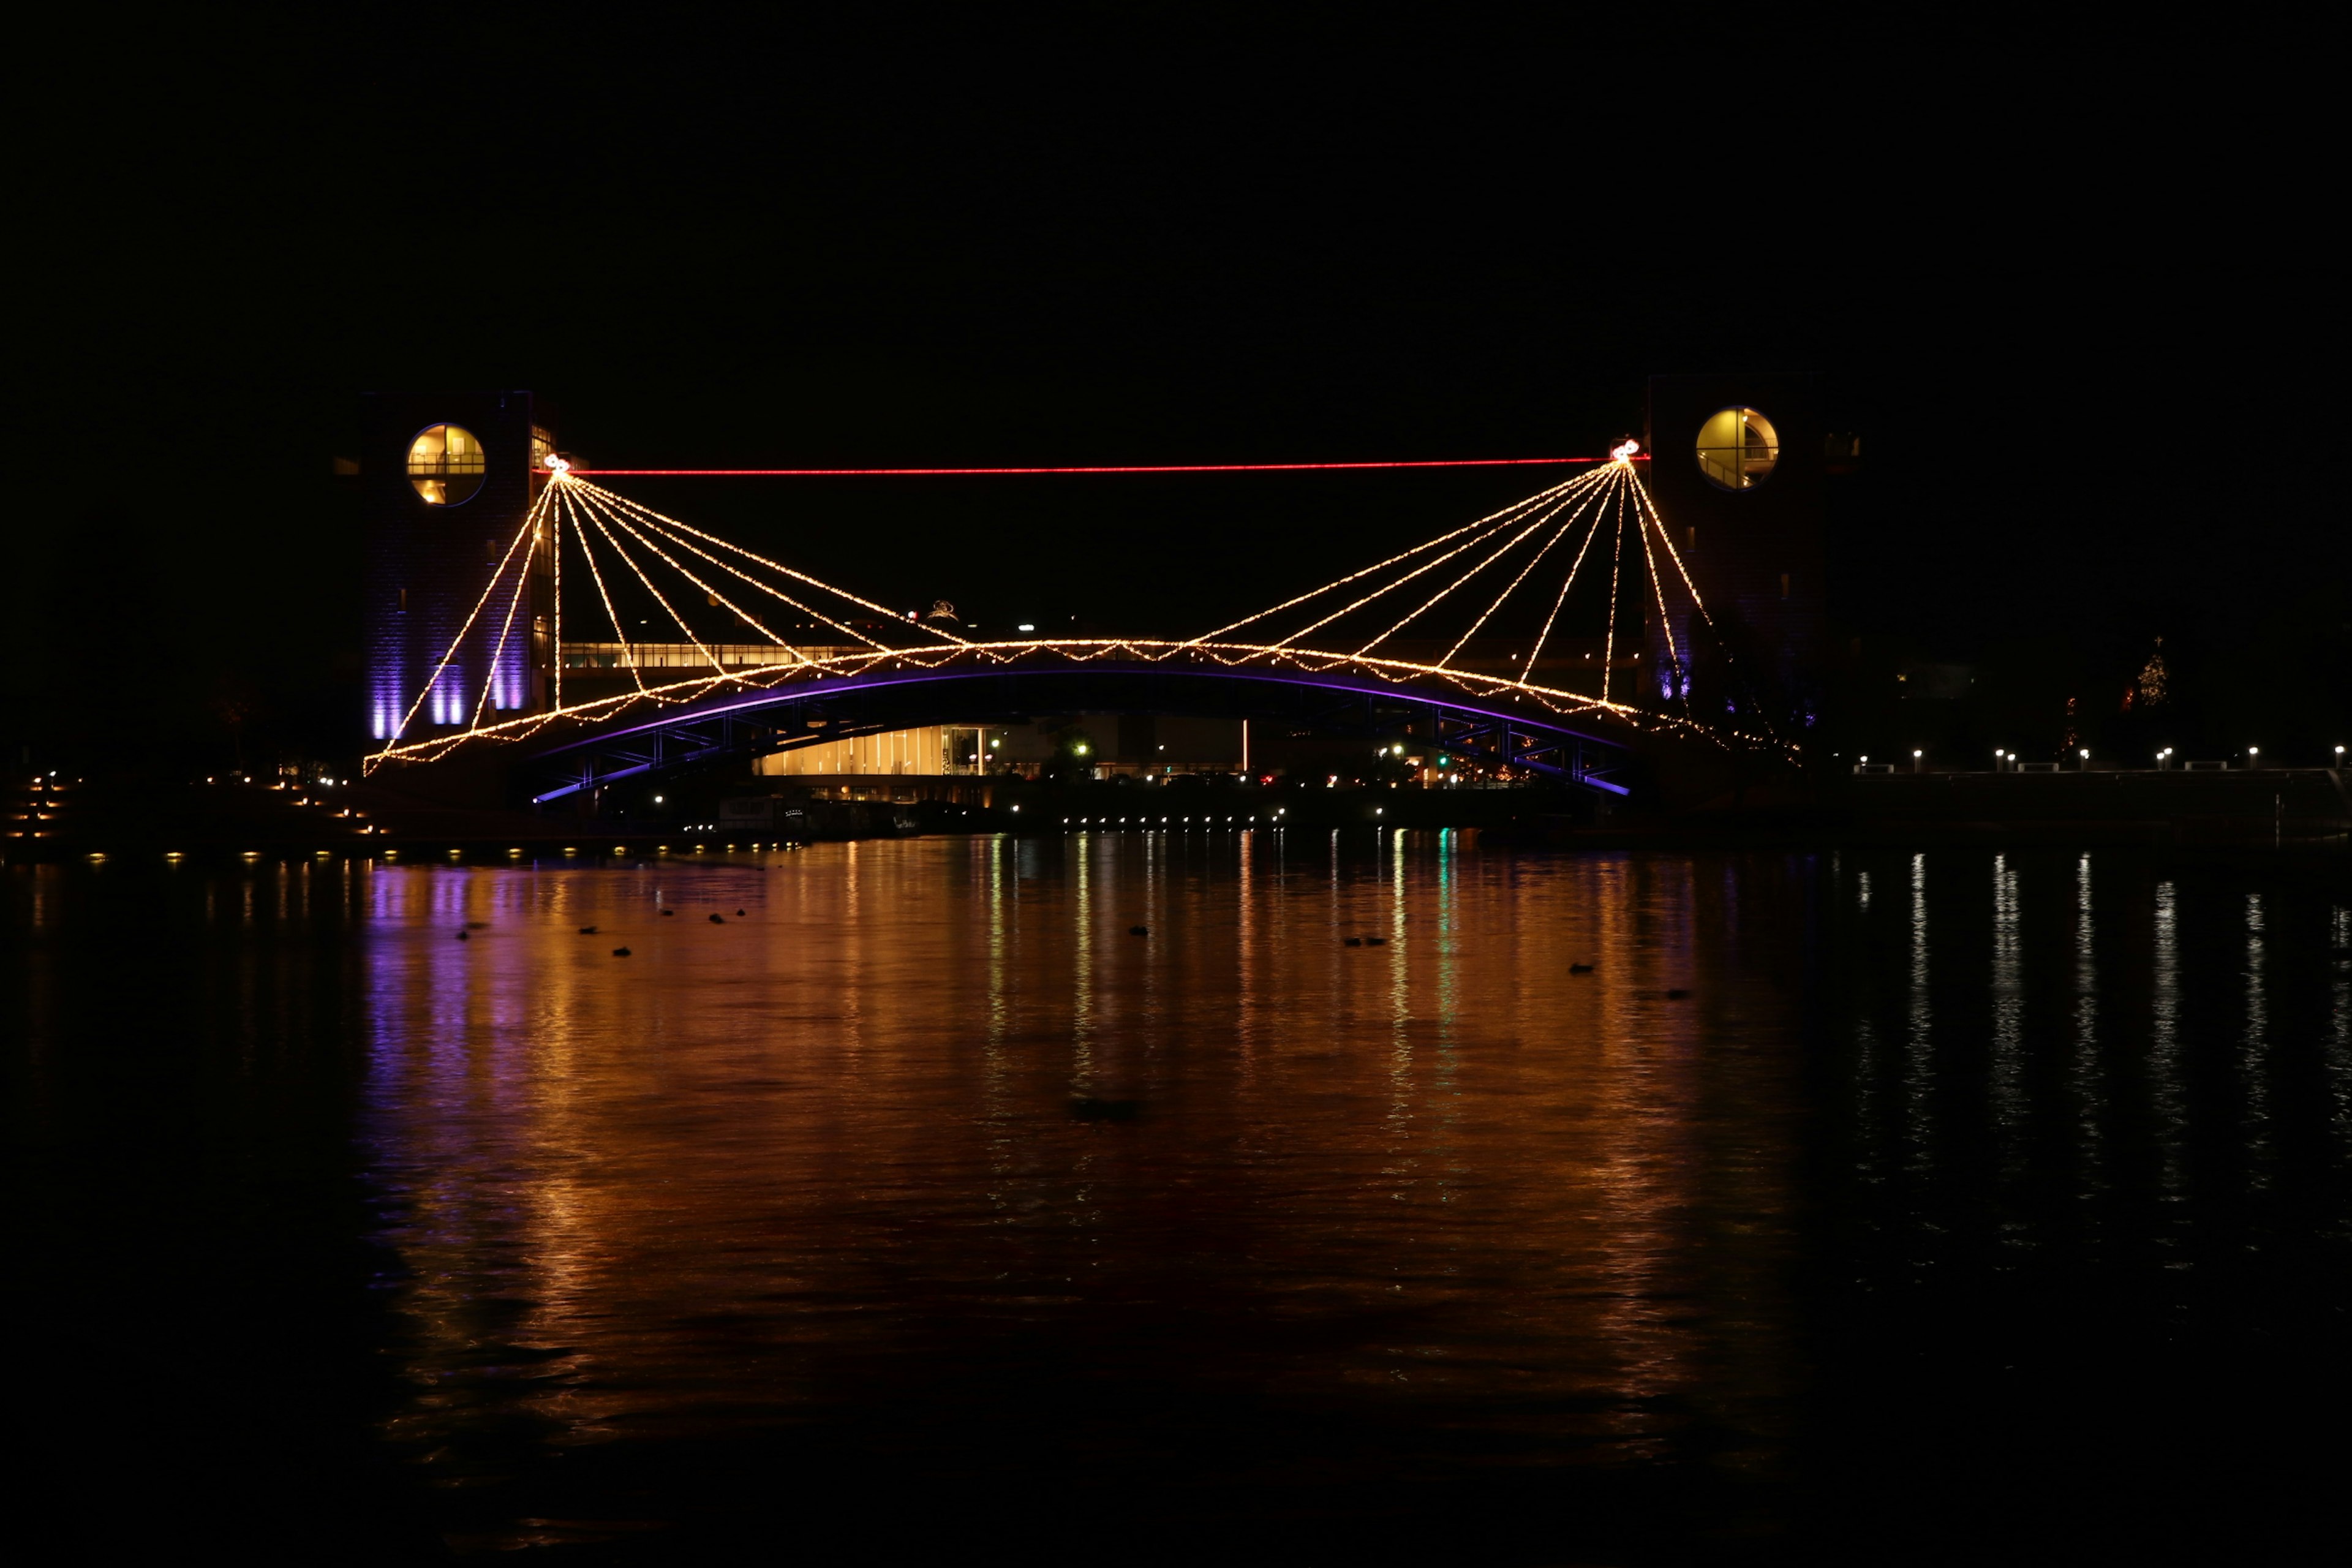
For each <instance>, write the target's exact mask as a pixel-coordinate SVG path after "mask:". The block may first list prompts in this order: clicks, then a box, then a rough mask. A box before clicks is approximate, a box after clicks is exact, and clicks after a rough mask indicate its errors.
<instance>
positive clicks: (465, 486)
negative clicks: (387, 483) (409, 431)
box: [408, 425, 488, 506]
mask: <svg viewBox="0 0 2352 1568" xmlns="http://www.w3.org/2000/svg"><path fill="white" fill-rule="evenodd" d="M487 473H488V464H487V463H486V462H485V461H484V460H483V458H482V444H481V442H479V441H478V440H476V439H475V438H474V433H473V432H472V431H471V430H467V429H466V428H464V427H463V426H457V425H434V426H427V427H426V428H425V429H424V430H422V431H419V432H418V433H417V437H416V439H415V440H414V441H411V442H410V443H409V444H408V482H409V483H410V484H412V485H415V487H416V493H417V494H418V495H421V496H423V497H424V498H425V504H426V505H427V506H459V505H462V504H464V503H465V502H467V501H469V500H473V499H474V492H475V491H477V490H478V489H481V488H482V479H483V477H484V475H486V474H487Z"/></svg>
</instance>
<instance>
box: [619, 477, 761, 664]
mask: <svg viewBox="0 0 2352 1568" xmlns="http://www.w3.org/2000/svg"><path fill="white" fill-rule="evenodd" d="M610 516H611V519H612V521H613V522H614V525H615V526H617V527H619V528H622V529H624V530H625V531H627V532H628V535H629V537H630V538H632V539H634V540H635V541H636V542H638V543H640V544H642V545H644V546H645V547H646V549H647V550H650V551H652V552H654V553H655V554H656V555H658V556H660V557H661V559H662V562H663V563H664V564H666V565H667V566H668V567H669V568H670V569H671V570H672V571H674V572H676V573H677V574H678V575H679V576H681V577H683V578H685V579H686V580H687V581H688V582H689V583H691V584H694V585H695V586H696V587H698V588H699V589H701V590H702V591H703V593H704V595H707V596H708V597H709V600H710V601H711V602H712V603H713V604H718V605H725V606H726V607H727V608H728V609H729V610H730V611H732V612H733V613H734V615H735V617H736V618H737V619H738V620H740V621H741V622H742V623H743V624H744V625H745V626H750V627H751V629H752V630H753V631H755V632H758V633H759V634H760V635H761V637H766V638H767V639H768V640H769V641H770V642H772V643H773V644H775V645H776V646H777V647H780V648H782V649H783V650H784V651H785V652H787V653H789V654H791V655H792V656H793V658H803V659H804V658H808V655H807V654H806V653H804V652H803V651H802V650H801V649H799V648H796V647H793V645H792V644H791V643H789V642H786V641H785V640H784V639H783V638H782V637H779V636H777V635H776V634H775V633H774V632H772V631H771V630H769V629H768V627H767V626H766V625H765V624H764V623H763V622H761V620H760V619H759V617H758V616H754V615H752V614H751V612H750V611H749V610H746V609H744V608H743V607H742V606H741V605H738V604H736V603H735V601H734V600H732V599H730V598H729V597H728V596H727V595H724V594H722V593H720V592H719V590H718V589H716V588H714V587H712V586H711V585H710V584H708V583H706V582H704V581H703V580H702V579H701V578H699V577H698V576H696V575H695V574H693V573H692V572H691V571H689V570H688V568H687V567H686V566H685V565H683V564H682V563H679V562H678V561H677V560H676V559H675V558H674V557H672V556H671V555H670V553H669V552H667V551H666V550H664V549H663V548H662V547H661V546H660V545H658V544H656V543H655V542H653V541H652V540H649V539H647V538H646V537H645V535H644V534H643V533H641V532H639V531H638V530H637V529H636V528H635V525H633V524H632V523H631V522H630V521H629V520H628V519H626V518H625V517H623V516H621V515H619V514H618V513H612V514H610ZM687 635H688V636H689V637H691V636H692V635H693V634H692V633H690V632H689V633H688V634H687Z"/></svg>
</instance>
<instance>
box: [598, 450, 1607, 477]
mask: <svg viewBox="0 0 2352 1568" xmlns="http://www.w3.org/2000/svg"><path fill="white" fill-rule="evenodd" d="M1633 460H1634V461H1635V462H1638V463H1646V462H1648V461H1649V460H1650V457H1649V454H1648V453H1646V452H1644V453H1642V454H1640V455H1639V456H1637V457H1636V458H1634V459H1633ZM1607 461H1609V459H1608V458H1418V459H1412V460H1408V461H1390V462H1372V463H1104V464H1097V465H1095V466H1092V467H1086V468H573V469H572V472H573V473H575V474H581V475H588V474H608V475H620V474H625V475H629V476H632V477H634V478H637V479H838V478H846V477H851V476H856V475H900V476H910V475H912V476H922V475H929V476H940V475H957V474H1267V473H1299V472H1305V471H1309V470H1314V469H1321V468H1524V467H1528V466H1531V465H1540V464H1545V463H1553V464H1563V463H1605V462H1607Z"/></svg>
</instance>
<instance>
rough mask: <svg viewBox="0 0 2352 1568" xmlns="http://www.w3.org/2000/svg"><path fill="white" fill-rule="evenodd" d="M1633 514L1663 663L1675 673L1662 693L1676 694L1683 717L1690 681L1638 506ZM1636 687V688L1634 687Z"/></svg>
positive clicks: (1688, 698) (1671, 695)
mask: <svg viewBox="0 0 2352 1568" xmlns="http://www.w3.org/2000/svg"><path fill="white" fill-rule="evenodd" d="M1633 516H1634V531H1636V532H1637V533H1639V534H1640V535H1641V536H1642V563H1643V566H1645V567H1646V568H1647V569H1648V571H1649V574H1650V593H1651V594H1652V595H1653V596H1654V597H1655V598H1656V600H1657V602H1658V630H1659V631H1660V632H1661V633H1662V634H1664V637H1665V639H1666V664H1667V667H1668V668H1671V669H1673V671H1674V672H1675V689H1674V690H1672V691H1670V692H1668V693H1667V694H1666V695H1667V696H1669V697H1680V698H1681V699H1682V704H1683V712H1684V714H1685V716H1687V715H1688V714H1689V712H1690V682H1689V680H1688V679H1685V676H1684V673H1683V658H1682V655H1681V654H1680V653H1679V652H1678V651H1676V649H1675V621H1674V617H1673V616H1669V615H1668V614H1666V585H1665V584H1664V581H1663V580H1662V579H1660V577H1659V576H1658V558H1657V555H1656V554H1655V553H1654V552H1653V551H1652V550H1651V549H1650V528H1649V522H1648V520H1647V519H1645V518H1643V516H1642V513H1641V509H1640V508H1638V507H1636V508H1635V509H1634V513H1633ZM1636 689H1638V687H1637V688H1636Z"/></svg>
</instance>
